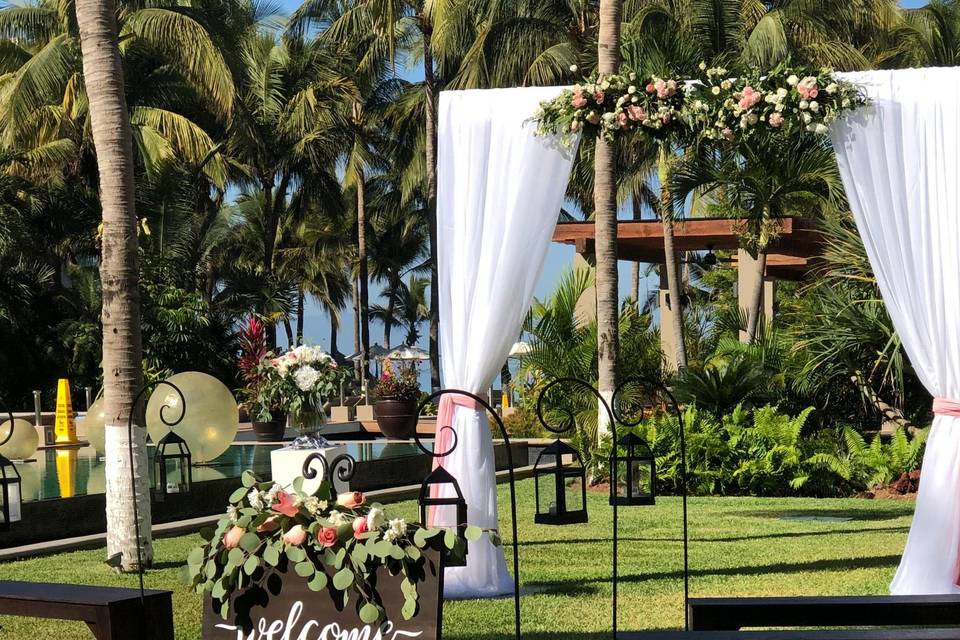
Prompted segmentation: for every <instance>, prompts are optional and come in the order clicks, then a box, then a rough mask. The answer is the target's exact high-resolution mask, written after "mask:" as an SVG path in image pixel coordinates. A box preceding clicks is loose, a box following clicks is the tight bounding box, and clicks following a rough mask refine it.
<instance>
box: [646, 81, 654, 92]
mask: <svg viewBox="0 0 960 640" xmlns="http://www.w3.org/2000/svg"><path fill="white" fill-rule="evenodd" d="M644 90H645V91H646V92H647V93H653V92H654V91H656V87H654V86H653V85H652V84H650V83H648V84H647V86H646V87H644Z"/></svg>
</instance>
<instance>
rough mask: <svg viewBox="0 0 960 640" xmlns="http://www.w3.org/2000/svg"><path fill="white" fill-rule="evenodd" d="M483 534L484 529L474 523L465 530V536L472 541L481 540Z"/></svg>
mask: <svg viewBox="0 0 960 640" xmlns="http://www.w3.org/2000/svg"><path fill="white" fill-rule="evenodd" d="M481 536H483V529H481V528H480V527H477V526H474V525H470V526H469V527H467V529H466V531H464V532H463V537H464V538H466V539H467V540H469V541H470V542H475V541H477V540H479V539H480V537H481Z"/></svg>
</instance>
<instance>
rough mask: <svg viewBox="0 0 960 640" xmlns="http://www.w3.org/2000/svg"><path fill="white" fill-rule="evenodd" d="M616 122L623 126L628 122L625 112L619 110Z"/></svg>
mask: <svg viewBox="0 0 960 640" xmlns="http://www.w3.org/2000/svg"><path fill="white" fill-rule="evenodd" d="M617 122H619V123H620V126H621V127H622V126H624V125H625V124H627V122H628V118H627V114H626V112H624V111H621V112H620V113H618V114H617Z"/></svg>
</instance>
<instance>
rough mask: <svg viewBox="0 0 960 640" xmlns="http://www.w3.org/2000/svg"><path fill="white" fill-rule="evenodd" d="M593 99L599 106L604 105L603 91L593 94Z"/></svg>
mask: <svg viewBox="0 0 960 640" xmlns="http://www.w3.org/2000/svg"><path fill="white" fill-rule="evenodd" d="M593 99H594V101H596V103H597V104H603V91H597V92H596V93H595V94H593Z"/></svg>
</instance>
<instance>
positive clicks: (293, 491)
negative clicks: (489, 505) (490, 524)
mask: <svg viewBox="0 0 960 640" xmlns="http://www.w3.org/2000/svg"><path fill="white" fill-rule="evenodd" d="M242 485H243V486H241V487H239V488H238V489H237V490H236V491H234V493H233V494H232V495H231V496H230V504H229V506H228V508H227V513H226V514H225V515H224V516H223V517H222V518H220V520H219V522H218V523H217V526H216V528H215V529H210V528H208V529H206V530H204V531H202V532H201V536H202V537H203V539H204V544H203V545H202V546H199V547H196V548H194V549H193V550H191V552H190V554H189V556H188V558H187V567H186V577H187V581H188V583H189V584H190V585H191V586H192V588H194V589H195V590H196V591H197V592H198V593H206V594H209V596H210V598H212V600H213V606H214V609H215V611H217V612H218V613H219V614H220V616H221V617H222V618H223V619H228V618H229V617H230V616H231V615H234V614H235V613H236V612H234V611H232V610H231V606H232V604H231V602H232V600H231V598H232V596H234V595H237V594H238V593H240V592H242V591H244V590H245V589H250V588H254V587H256V586H258V585H261V584H263V583H265V582H266V581H268V580H269V579H270V576H271V575H273V574H276V573H281V574H284V575H287V574H288V573H293V574H295V575H296V576H298V577H299V579H302V580H304V581H305V582H306V585H307V587H308V588H309V589H310V590H311V591H315V592H328V593H329V594H330V596H331V597H332V598H333V601H334V602H333V604H334V605H335V606H336V607H337V608H338V609H343V607H344V606H345V605H346V604H347V603H349V602H353V603H354V605H355V606H356V610H357V614H358V615H359V618H360V620H361V621H363V622H364V623H366V624H373V623H376V622H379V621H383V620H384V619H386V617H388V616H390V617H392V616H396V615H397V614H398V613H399V615H401V616H402V617H403V619H405V620H409V619H410V618H412V617H413V616H415V615H416V614H417V607H418V604H417V600H418V592H417V587H418V582H419V581H420V580H422V579H423V576H424V571H423V563H424V562H425V560H424V557H423V556H424V554H423V551H424V550H425V549H427V548H437V547H441V548H443V549H445V550H447V551H446V552H448V553H451V554H458V553H461V554H462V553H463V552H464V551H465V549H466V540H477V539H479V538H480V537H481V536H483V535H484V533H485V532H484V530H482V529H480V528H479V527H472V526H468V527H466V529H465V531H464V537H462V538H461V537H460V536H458V534H457V532H456V530H455V529H438V528H426V527H423V526H421V525H419V524H416V523H408V522H407V521H406V520H404V519H403V518H399V517H391V516H389V515H388V514H387V513H386V511H385V509H384V508H383V507H382V506H381V505H379V504H369V505H368V504H366V499H365V497H364V495H363V494H362V493H360V492H349V493H343V494H340V495H339V496H336V497H335V498H334V496H333V495H331V493H330V489H329V484H328V483H327V482H323V483H321V484H320V486H319V488H318V489H317V491H316V492H315V493H314V494H312V495H307V494H305V493H304V492H303V491H302V486H303V478H297V479H296V480H295V481H294V482H293V485H292V487H281V486H279V485H277V484H274V483H272V482H260V481H258V479H257V478H256V476H255V475H254V474H253V473H252V472H250V471H247V472H244V474H243V476H242ZM486 533H487V535H489V537H490V539H491V541H492V542H493V543H494V544H499V543H500V541H499V537H498V535H497V532H496V531H492V530H491V531H487V532H486ZM381 568H385V569H386V570H388V571H389V573H390V575H394V576H402V580H403V582H402V585H401V588H402V591H403V596H404V602H405V604H404V605H403V608H402V610H401V611H400V612H387V611H385V610H384V608H383V605H382V602H381V600H380V599H379V598H378V597H377V589H376V588H375V586H376V574H377V572H378V571H379V570H380V569H381ZM318 597H319V596H318Z"/></svg>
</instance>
